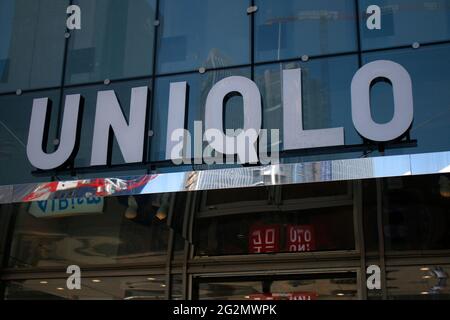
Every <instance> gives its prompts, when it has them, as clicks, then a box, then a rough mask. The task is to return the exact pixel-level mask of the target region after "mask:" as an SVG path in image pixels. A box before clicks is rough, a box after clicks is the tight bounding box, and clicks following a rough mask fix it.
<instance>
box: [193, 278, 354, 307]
mask: <svg viewBox="0 0 450 320" xmlns="http://www.w3.org/2000/svg"><path fill="white" fill-rule="evenodd" d="M196 290H197V292H196V294H198V297H197V298H198V299H200V300H248V301H251V300H354V299H357V298H358V293H357V287H356V274H354V273H342V274H339V273H336V274H310V275H306V274H305V275H289V276H268V277H245V279H244V278H239V277H236V278H228V279H217V280H209V279H204V280H201V281H200V282H199V283H197V286H196Z"/></svg>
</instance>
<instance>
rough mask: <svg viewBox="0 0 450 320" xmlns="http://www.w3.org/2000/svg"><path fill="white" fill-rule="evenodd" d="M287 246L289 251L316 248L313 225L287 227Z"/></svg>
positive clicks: (312, 249) (303, 250)
mask: <svg viewBox="0 0 450 320" xmlns="http://www.w3.org/2000/svg"><path fill="white" fill-rule="evenodd" d="M287 248H288V251H289V252H305V251H314V250H316V239H315V234H314V228H313V226H311V225H289V226H288V227H287Z"/></svg>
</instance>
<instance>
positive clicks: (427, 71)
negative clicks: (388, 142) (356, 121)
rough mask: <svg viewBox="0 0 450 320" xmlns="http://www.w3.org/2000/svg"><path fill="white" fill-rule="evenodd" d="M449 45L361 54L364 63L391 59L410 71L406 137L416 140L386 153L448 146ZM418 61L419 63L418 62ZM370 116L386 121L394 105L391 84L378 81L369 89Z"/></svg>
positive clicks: (404, 152) (445, 148)
mask: <svg viewBox="0 0 450 320" xmlns="http://www.w3.org/2000/svg"><path fill="white" fill-rule="evenodd" d="M449 55H450V45H448V44H445V45H436V46H430V47H423V48H420V49H418V50H415V49H401V50H389V51H379V52H373V53H367V54H364V55H363V61H364V63H369V62H371V61H374V60H392V61H394V62H397V63H399V64H401V65H402V66H403V67H404V68H405V69H406V70H407V71H408V73H409V74H410V76H411V80H412V84H413V98H414V122H413V124H412V127H411V129H410V131H409V137H410V139H415V140H417V146H415V147H414V148H397V149H388V150H386V155H395V154H411V153H425V152H438V151H447V150H449V148H450V139H449V135H448V124H449V123H450V107H449V104H448V101H450V91H449V90H448V88H449V87H450V78H449V77H448V76H447V75H448V74H450V60H449V59H448V57H449ZM418 61H420V63H418ZM371 104H372V112H373V113H374V115H375V116H374V118H375V119H377V120H378V121H382V122H383V121H388V120H390V119H391V118H392V114H393V110H394V106H393V95H392V86H391V85H389V84H387V83H379V84H377V86H375V87H374V88H373V90H372V92H371Z"/></svg>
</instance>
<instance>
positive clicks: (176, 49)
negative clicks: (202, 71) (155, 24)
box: [157, 0, 250, 73]
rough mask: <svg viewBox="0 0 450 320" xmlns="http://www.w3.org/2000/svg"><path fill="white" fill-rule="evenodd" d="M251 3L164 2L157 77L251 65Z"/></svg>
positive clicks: (235, 0)
mask: <svg viewBox="0 0 450 320" xmlns="http://www.w3.org/2000/svg"><path fill="white" fill-rule="evenodd" d="M248 6H249V1H243V0H227V1H221V0H208V1H203V0H190V1H179V0H162V1H160V19H161V26H160V27H159V28H158V31H159V41H158V43H159V52H158V66H157V72H158V73H169V72H179V71H188V70H197V69H198V68H200V67H205V68H208V69H215V68H222V67H226V66H232V65H239V64H245V63H249V62H250V25H249V23H250V18H249V17H248V15H247V7H248Z"/></svg>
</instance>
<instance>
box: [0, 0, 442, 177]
mask: <svg viewBox="0 0 450 320" xmlns="http://www.w3.org/2000/svg"><path fill="white" fill-rule="evenodd" d="M73 4H75V5H78V6H79V7H80V8H82V9H85V10H84V12H83V18H82V27H81V29H79V30H77V29H75V30H66V26H65V18H66V16H65V15H64V14H62V15H61V14H59V12H63V13H64V12H65V8H66V7H67V3H66V2H65V1H58V4H57V5H56V6H55V5H54V1H52V0H40V1H34V2H33V5H29V4H25V2H24V1H13V0H10V1H2V4H1V5H2V10H0V12H1V14H2V16H1V19H0V23H1V26H2V27H1V28H0V30H1V31H0V32H1V37H0V38H1V39H2V40H1V41H0V114H5V113H7V114H5V116H2V118H1V121H2V122H1V123H0V141H3V143H2V145H1V150H2V153H1V154H0V163H2V165H6V166H8V165H10V166H11V165H12V164H14V167H17V168H18V169H19V168H20V170H18V171H20V173H18V174H17V173H12V172H1V173H0V176H4V178H3V177H2V178H3V179H2V184H18V183H24V182H31V181H38V180H39V177H36V175H34V174H33V170H30V168H29V166H28V164H27V161H26V159H25V158H24V155H23V152H22V151H23V150H22V149H23V148H22V147H21V143H19V142H18V141H17V138H19V140H20V141H22V143H23V142H25V141H24V138H25V137H26V136H25V137H24V136H23V135H24V134H26V129H27V128H28V124H29V118H28V112H29V110H26V113H25V114H27V116H26V117H21V118H17V117H16V118H14V119H13V118H11V119H9V117H11V113H10V112H9V111H10V109H11V104H14V108H17V106H22V105H23V107H24V108H27V109H30V108H31V105H32V101H33V99H35V98H37V97H49V99H50V101H51V103H52V108H53V109H54V110H52V112H54V113H55V115H56V116H54V115H53V114H52V117H51V122H52V126H55V128H54V129H55V130H56V131H55V132H53V131H52V133H51V135H50V137H49V139H48V141H50V143H51V142H52V140H55V139H56V138H57V137H58V136H59V134H60V130H61V123H62V115H63V107H64V101H65V96H66V95H68V94H74V93H80V94H81V95H82V97H83V98H84V99H85V111H86V112H85V114H84V117H83V119H82V121H83V128H82V130H81V134H82V139H81V140H82V144H83V145H82V146H81V149H80V151H79V153H78V155H77V157H76V158H75V160H74V161H73V162H71V163H69V167H70V168H69V167H67V168H65V169H63V170H62V171H61V170H60V171H59V172H58V173H57V176H58V177H65V178H66V179H70V178H71V177H70V176H71V175H72V176H82V177H101V176H104V174H103V173H100V172H90V173H89V174H86V172H85V170H84V169H85V167H86V166H88V163H89V158H90V142H91V140H92V125H93V112H94V109H95V105H96V93H97V92H99V91H104V90H114V91H115V92H116V95H117V97H118V100H119V102H120V104H121V107H122V108H123V111H124V114H125V115H126V116H127V113H128V110H129V102H130V95H131V89H132V88H133V87H136V86H143V85H145V86H148V88H149V99H148V100H149V115H148V118H149V119H148V123H149V125H148V129H149V130H150V131H151V133H152V134H150V135H149V136H148V137H147V139H146V140H147V142H146V145H147V147H146V150H145V157H144V159H143V160H144V164H145V165H146V166H147V167H150V168H152V170H156V171H157V172H170V171H179V170H189V169H191V167H190V166H187V167H184V169H183V168H181V167H178V166H174V165H171V163H170V161H167V160H166V157H165V154H166V150H165V139H166V129H167V120H168V116H167V110H168V103H169V86H170V83H173V82H179V81H186V82H187V84H188V86H189V90H188V91H189V95H188V109H187V119H186V128H187V129H188V130H189V132H190V133H191V135H193V131H194V121H198V120H204V110H205V109H204V106H205V101H206V97H207V95H208V93H209V91H210V89H211V88H212V87H213V85H214V84H216V83H217V82H218V81H220V80H222V79H224V78H226V77H228V76H233V75H234V76H244V77H247V78H250V79H252V80H253V81H255V83H256V84H257V86H258V88H259V90H260V92H261V96H262V106H263V117H262V122H263V124H262V128H263V129H279V130H280V140H279V141H274V142H272V143H273V144H274V145H277V144H278V145H279V146H280V147H281V150H283V136H282V135H283V121H282V120H283V116H282V115H283V104H282V94H281V93H282V81H281V71H282V70H286V69H293V68H301V69H302V83H303V90H302V92H303V98H302V99H303V108H304V112H303V120H302V121H303V125H304V129H306V130H308V129H324V128H331V127H343V128H344V130H345V147H344V146H342V147H332V148H330V149H329V151H328V152H326V153H324V152H317V151H315V150H306V151H299V152H298V154H297V155H295V156H294V155H287V154H284V153H282V154H281V161H282V162H301V161H317V160H329V159H353V158H359V157H373V156H379V155H380V153H379V152H378V150H377V148H374V146H373V145H372V144H370V143H369V142H368V141H367V140H365V139H363V138H362V137H361V136H360V135H359V134H358V133H357V131H356V130H355V127H354V125H353V123H352V117H351V91H350V85H351V81H352V78H353V76H354V74H355V73H356V72H357V70H358V69H359V68H360V67H362V66H363V65H365V64H367V63H369V62H371V61H374V60H382V59H385V60H392V61H394V62H398V63H400V64H401V65H402V66H404V67H405V69H406V70H407V71H408V73H409V74H410V76H411V78H412V83H413V96H414V122H413V125H412V127H411V129H410V131H409V134H408V135H407V136H405V137H403V138H402V139H400V140H399V141H394V142H390V143H387V144H385V145H383V146H382V147H381V149H380V150H381V151H382V154H383V155H384V154H386V155H395V154H414V153H423V152H437V151H443V150H445V151H447V150H448V148H449V140H448V139H447V134H446V133H445V129H446V123H447V121H448V116H449V113H448V108H447V103H446V102H447V101H448V97H447V95H448V92H447V90H446V88H447V81H448V77H447V76H446V74H447V72H445V71H446V68H447V64H448V61H447V60H448V59H446V56H448V52H447V51H448V46H449V44H448V43H446V41H447V40H448V36H447V34H448V32H447V31H446V30H447V29H448V26H447V25H448V20H449V19H448V15H449V8H450V3H449V1H445V0H442V1H441V0H439V1H437V0H436V1H433V2H426V1H394V0H393V1H375V2H374V3H371V4H374V5H378V6H379V7H380V8H381V19H382V24H383V28H382V30H369V29H368V28H367V27H366V22H367V18H368V17H369V14H367V12H366V9H367V7H368V5H369V3H368V2H367V1H363V0H359V1H355V0H345V1H344V0H343V1H339V2H336V1H327V0H323V1H314V2H311V3H307V2H301V1H291V0H289V1H283V4H282V5H280V4H279V3H278V2H277V1H272V0H258V1H254V2H252V1H238V0H236V1H226V2H223V1H208V2H207V3H204V2H203V1H190V3H189V4H187V3H181V2H179V1H174V0H139V1H114V0H98V1H82V0H80V1H75V2H74V3H73ZM252 4H253V5H255V6H256V7H257V10H256V11H255V12H253V13H252V12H250V13H248V12H247V8H248V7H249V6H250V5H252ZM185 16H186V17H189V19H185V18H183V17H185ZM431 17H432V18H431ZM411 20H414V21H415V24H417V25H420V28H419V27H417V28H410V24H408V23H406V22H405V21H411ZM24 52H26V54H24ZM419 62H420V63H419ZM199 71H201V72H199ZM371 93H372V94H371V104H372V116H373V118H374V120H375V121H377V122H380V123H384V122H386V121H388V120H389V119H390V118H391V117H392V114H393V96H392V88H391V86H390V85H389V83H385V82H379V83H377V84H375V85H374V86H373V88H372V90H371ZM18 95H19V96H18ZM224 109H225V129H227V128H228V129H239V128H240V127H242V125H243V116H242V115H243V112H242V99H240V98H239V97H235V98H233V99H230V100H229V101H228V102H227V103H226V106H225V108H224ZM24 112H25V111H24ZM113 143H114V144H115V147H113V149H116V151H113V155H112V157H111V158H112V161H111V163H110V166H109V173H106V176H108V175H109V176H112V175H117V174H118V173H120V172H122V171H121V170H120V169H118V168H114V166H118V165H122V164H123V163H124V160H123V159H122V157H121V154H120V152H118V150H117V144H116V142H115V141H113ZM49 147H51V146H49ZM11 148H13V149H11ZM16 148H17V149H18V150H16ZM53 148H56V145H54V146H53ZM3 150H11V152H7V154H5V153H6V152H4V151H3ZM353 151H355V152H353ZM22 158H23V160H22ZM203 168H209V167H208V166H204V167H203ZM141 169H142V168H135V173H145V172H149V170H145V169H144V170H141ZM197 169H198V168H197ZM53 174H55V172H53ZM7 175H9V177H7ZM43 179H44V180H49V179H56V177H55V175H52V174H47V175H46V176H45V177H44V178H43Z"/></svg>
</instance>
